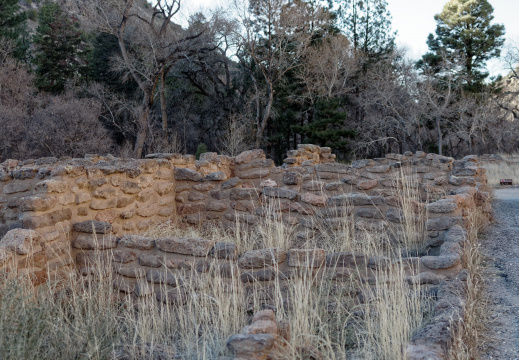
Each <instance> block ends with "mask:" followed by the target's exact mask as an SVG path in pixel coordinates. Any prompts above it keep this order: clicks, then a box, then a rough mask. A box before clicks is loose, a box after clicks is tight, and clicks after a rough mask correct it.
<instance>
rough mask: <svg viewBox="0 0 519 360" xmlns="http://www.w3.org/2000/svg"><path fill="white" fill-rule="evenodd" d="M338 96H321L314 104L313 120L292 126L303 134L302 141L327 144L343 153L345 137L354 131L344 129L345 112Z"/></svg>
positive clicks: (344, 150) (346, 142)
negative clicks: (341, 108)
mask: <svg viewBox="0 0 519 360" xmlns="http://www.w3.org/2000/svg"><path fill="white" fill-rule="evenodd" d="M341 105H342V100H341V99H340V98H323V99H320V100H319V101H318V102H317V104H316V105H315V114H314V116H313V117H314V118H313V121H312V122H310V123H308V124H305V125H303V126H293V129H294V131H296V132H298V133H300V134H303V135H304V138H305V139H304V141H305V142H308V143H311V144H317V145H319V146H328V147H331V148H333V149H334V150H335V151H338V152H340V153H343V154H344V153H345V152H346V151H347V149H346V147H347V145H348V141H347V138H353V137H354V136H355V132H354V131H352V130H348V129H346V118H347V115H346V113H345V112H343V111H341V110H340V107H341Z"/></svg>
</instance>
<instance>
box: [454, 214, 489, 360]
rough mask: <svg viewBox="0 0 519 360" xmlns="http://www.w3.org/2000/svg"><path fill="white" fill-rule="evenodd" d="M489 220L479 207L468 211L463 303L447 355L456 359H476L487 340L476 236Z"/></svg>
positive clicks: (484, 301)
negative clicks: (463, 308) (463, 307)
mask: <svg viewBox="0 0 519 360" xmlns="http://www.w3.org/2000/svg"><path fill="white" fill-rule="evenodd" d="M487 224H488V218H487V217H486V215H485V214H483V213H482V212H481V211H480V210H478V209H473V210H472V211H471V212H470V213H469V215H468V241H467V242H466V243H465V245H464V247H463V254H462V261H463V268H464V269H466V270H467V282H466V289H465V291H466V295H465V296H466V303H465V311H464V314H463V315H464V316H463V318H462V319H460V321H459V323H458V326H457V330H456V331H455V334H454V336H453V342H452V344H451V349H450V352H449V357H450V358H451V359H456V360H470V359H479V358H480V355H481V353H480V351H481V350H482V349H484V347H485V344H486V341H487V339H486V335H485V333H486V332H487V330H486V328H485V325H486V324H487V323H488V322H489V319H488V311H487V307H488V304H489V303H488V295H487V293H486V291H485V280H484V278H483V269H482V263H483V256H482V254H481V251H480V246H481V245H480V243H479V237H480V235H481V233H482V231H483V230H484V229H485V227H486V225H487Z"/></svg>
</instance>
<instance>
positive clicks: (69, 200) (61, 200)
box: [58, 194, 76, 206]
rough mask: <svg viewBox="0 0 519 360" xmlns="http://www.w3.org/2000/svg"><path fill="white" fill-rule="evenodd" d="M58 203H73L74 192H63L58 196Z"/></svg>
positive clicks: (64, 204)
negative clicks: (63, 193)
mask: <svg viewBox="0 0 519 360" xmlns="http://www.w3.org/2000/svg"><path fill="white" fill-rule="evenodd" d="M58 202H59V204H60V205H63V206H67V205H71V204H74V203H75V202H76V195H74V194H65V195H62V196H60V197H59V200H58Z"/></svg>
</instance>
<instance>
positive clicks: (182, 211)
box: [0, 145, 489, 271]
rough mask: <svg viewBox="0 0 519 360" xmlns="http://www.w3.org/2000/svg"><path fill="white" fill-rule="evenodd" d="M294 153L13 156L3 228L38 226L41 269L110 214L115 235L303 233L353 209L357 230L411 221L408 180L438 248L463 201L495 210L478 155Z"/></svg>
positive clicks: (3, 184)
mask: <svg viewBox="0 0 519 360" xmlns="http://www.w3.org/2000/svg"><path fill="white" fill-rule="evenodd" d="M288 156H289V157H288V158H287V159H286V160H285V163H284V164H283V166H281V167H276V166H275V164H274V162H273V161H272V160H269V159H266V157H265V154H264V153H263V151H261V150H251V151H246V152H244V153H242V154H240V155H238V156H236V157H234V158H231V157H228V156H223V155H217V154H215V153H205V154H202V155H201V157H200V160H196V159H195V157H194V156H192V155H179V154H152V155H149V156H148V158H147V159H144V160H134V159H117V158H113V157H110V156H107V157H101V156H86V157H85V159H67V158H65V159H55V158H46V159H38V160H28V161H23V162H18V161H15V160H7V161H6V162H4V163H2V164H0V193H1V195H0V236H3V235H4V234H5V233H7V231H8V230H11V229H17V228H22V229H30V230H34V233H31V234H33V235H31V236H36V237H38V239H39V240H38V241H37V242H36V243H37V244H38V246H39V247H34V249H35V250H34V251H33V252H34V254H33V255H31V254H32V253H31V254H30V256H28V257H29V258H31V257H35V258H38V259H39V261H36V262H35V263H34V265H35V266H34V267H33V268H34V271H42V270H43V268H44V266H43V265H45V264H47V262H52V261H53V262H56V265H53V267H59V264H61V263H64V264H66V265H67V266H68V265H71V264H70V262H71V261H70V260H66V259H65V258H67V259H70V258H73V259H75V253H74V252H75V251H76V250H77V249H81V250H84V248H82V247H81V246H79V245H74V244H77V243H78V242H77V236H79V235H78V234H77V233H76V232H73V231H72V226H73V225H74V224H76V223H80V222H83V221H86V220H97V221H101V222H106V223H109V224H110V227H111V231H110V232H111V233H112V234H113V236H114V237H115V238H116V237H120V236H122V235H124V234H129V233H132V234H138V233H142V232H144V231H146V230H147V229H149V228H150V227H153V226H154V225H156V224H158V223H160V222H164V221H167V220H179V221H183V222H186V223H188V224H206V223H209V222H216V223H218V224H221V225H224V226H231V227H232V226H234V225H235V224H236V221H237V219H238V220H239V221H240V222H242V223H244V224H249V225H254V224H257V223H258V222H259V221H260V220H261V218H262V217H265V216H276V217H279V218H281V219H283V220H284V221H285V222H286V223H287V224H290V225H293V226H295V227H297V228H298V229H299V232H300V233H299V237H300V238H301V239H304V238H307V237H308V236H312V234H313V232H318V231H320V228H319V224H320V223H321V224H322V223H323V221H324V222H325V224H326V226H334V223H336V222H337V221H339V220H337V218H338V217H342V216H344V215H346V214H351V215H352V216H353V217H354V219H355V225H356V226H357V227H359V228H362V229H368V230H378V231H380V230H385V229H386V228H387V227H388V226H390V225H392V226H394V225H395V224H396V225H398V223H400V222H401V221H402V213H401V209H400V206H401V204H399V196H398V195H399V194H398V193H399V192H400V191H402V184H401V180H402V178H404V179H405V181H406V182H410V184H411V186H414V187H417V188H419V190H420V192H421V196H422V200H423V202H422V203H417V204H416V206H417V210H419V209H420V207H422V206H426V207H427V211H428V218H429V219H428V222H427V229H428V230H429V233H428V235H429V237H428V242H429V244H430V245H432V246H436V247H439V246H440V245H441V244H442V243H443V242H444V238H445V233H446V231H448V230H449V229H450V228H451V227H453V226H455V225H457V224H460V225H463V216H464V215H465V210H464V209H466V208H469V207H472V206H475V205H478V206H482V207H484V208H485V209H486V211H488V206H489V205H488V201H487V200H488V194H487V193H485V192H484V191H482V190H483V187H484V185H485V182H486V177H485V172H484V169H481V168H480V167H479V166H478V159H477V157H474V156H469V157H466V158H464V159H463V160H456V161H455V160H454V159H452V158H449V157H444V156H438V155H434V154H425V153H423V152H417V153H416V154H412V153H406V154H404V155H398V154H388V155H387V156H386V157H385V158H380V159H372V160H360V161H354V162H353V163H352V164H351V165H345V164H338V163H335V162H334V158H335V156H334V155H333V154H332V153H331V149H330V148H320V147H318V146H315V145H300V146H299V147H298V149H297V150H293V151H290V152H289V154H288ZM396 179H400V181H398V180H396ZM436 200H437V201H436ZM426 202H427V204H426V205H425V203H426ZM70 245H72V248H73V250H67V249H69V247H70ZM438 249H439V248H438ZM18 255H22V257H23V256H26V257H27V254H18ZM435 255H437V254H435ZM21 260H23V259H20V261H21ZM426 262H427V260H426ZM3 263H6V262H5V261H3ZM25 263H27V264H26V265H27V266H29V265H28V264H29V263H30V261H25ZM53 264H54V263H53ZM449 264H450V263H449ZM1 266H2V264H1V263H0V267H1ZM431 266H433V267H434V266H438V265H437V264H433V265H431ZM444 266H446V265H444Z"/></svg>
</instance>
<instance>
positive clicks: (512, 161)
mask: <svg viewBox="0 0 519 360" xmlns="http://www.w3.org/2000/svg"><path fill="white" fill-rule="evenodd" d="M502 157H503V158H504V159H505V161H499V162H486V163H482V164H481V166H482V167H484V168H485V169H486V170H487V180H488V185H490V186H499V185H500V183H499V182H500V180H501V179H512V181H513V184H514V185H518V184H519V155H508V156H507V155H502Z"/></svg>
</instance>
